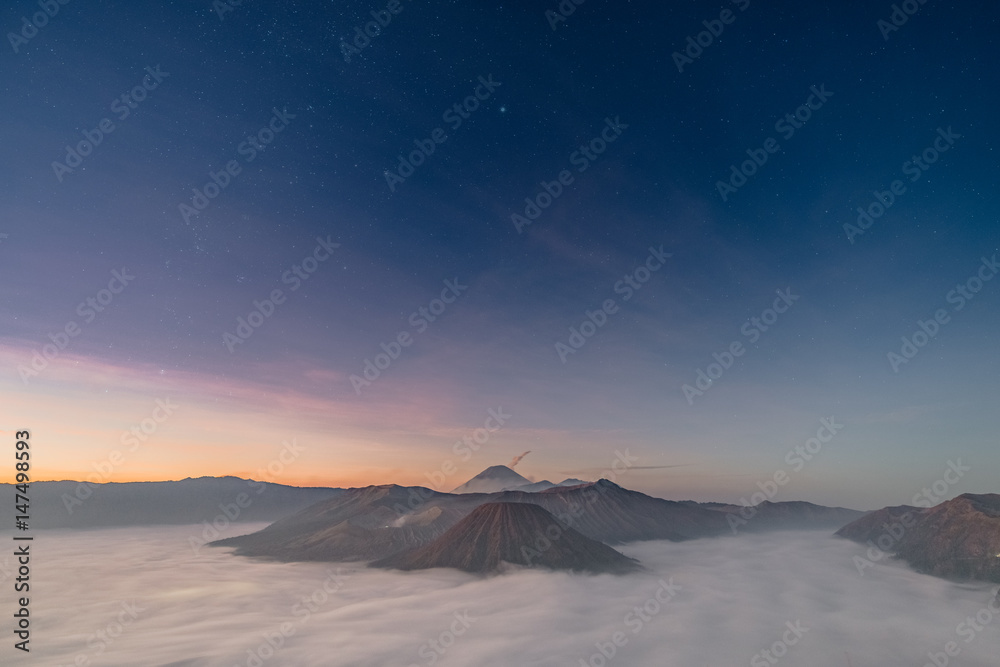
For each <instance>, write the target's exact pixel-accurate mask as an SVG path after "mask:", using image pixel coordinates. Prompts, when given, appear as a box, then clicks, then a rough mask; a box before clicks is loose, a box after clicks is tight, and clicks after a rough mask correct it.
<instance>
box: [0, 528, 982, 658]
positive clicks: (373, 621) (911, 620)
mask: <svg viewBox="0 0 1000 667" xmlns="http://www.w3.org/2000/svg"><path fill="white" fill-rule="evenodd" d="M264 525H265V524H252V525H250V524H248V525H245V526H241V527H240V529H239V530H240V531H241V532H250V531H252V530H257V529H259V528H261V527H263V526H264ZM199 530H200V529H199V527H197V526H158V527H141V528H113V529H103V530H88V531H47V532H42V533H39V534H38V535H37V536H36V539H35V542H34V544H33V546H32V549H33V552H32V553H33V560H32V573H31V577H32V580H31V592H30V595H31V609H32V614H33V618H32V627H33V633H32V642H31V649H32V650H31V653H30V655H29V656H24V657H22V656H14V658H13V659H12V660H11V661H9V664H14V665H22V664H23V665H29V664H31V665H35V664H45V665H83V666H86V665H114V666H119V665H120V666H126V665H127V666H130V667H134V666H135V665H149V666H152V665H171V666H173V667H182V666H183V667H236V666H237V665H238V666H241V667H262V666H266V667H271V666H284V665H289V666H291V665H295V666H300V665H304V666H309V665H316V666H324V667H330V666H345V667H346V666H349V665H350V666H360V665H366V666H374V665H402V666H403V667H410V666H411V665H431V664H435V665H443V666H447V665H456V666H457V665H481V666H504V665H510V666H512V667H514V666H525V665H546V666H548V665H552V666H555V665H566V666H573V667H577V666H580V665H592V666H594V667H599V666H601V665H657V666H665V667H674V666H676V667H695V666H696V667H702V666H712V667H716V666H717V667H728V666H731V665H752V666H756V665H773V664H780V665H788V666H793V665H803V666H809V667H825V666H827V665H829V666H843V667H847V666H850V667H863V666H866V665H873V666H875V665H877V666H879V667H891V666H895V665H900V666H903V665H913V666H916V667H920V666H921V665H925V664H928V663H929V660H930V658H929V657H928V653H931V654H940V656H942V657H945V658H947V656H945V655H944V653H943V651H944V650H945V646H946V645H947V644H948V642H955V645H956V646H957V647H958V649H959V651H960V653H958V655H957V656H956V657H953V658H947V659H948V660H949V661H950V662H951V664H955V665H961V666H962V667H987V666H995V665H996V656H997V655H998V654H1000V614H993V613H992V612H990V614H989V621H988V622H987V623H985V624H981V621H982V620H983V619H985V618H987V614H986V613H980V612H982V610H983V609H986V608H987V607H988V605H989V603H990V602H991V600H992V599H993V597H994V596H995V594H996V589H997V587H996V585H987V584H955V583H952V582H949V581H945V580H942V579H937V578H934V577H929V576H925V575H921V574H918V573H915V572H913V571H911V570H910V569H908V568H907V567H905V566H904V565H901V564H897V563H890V562H887V561H882V562H879V563H877V564H876V565H875V567H870V568H866V569H865V570H864V575H863V576H862V575H861V574H859V571H858V569H857V567H856V565H855V563H854V561H853V558H854V557H855V556H864V555H865V547H862V546H860V545H858V544H855V543H853V542H850V541H847V540H843V539H838V538H834V537H832V536H831V535H830V533H829V532H827V531H802V532H778V533H767V534H759V535H741V536H739V537H724V538H714V539H699V540H692V541H688V542H682V543H673V542H662V541H659V542H646V543H636V544H630V545H626V546H624V547H622V548H621V551H622V552H623V553H624V554H626V555H628V556H631V557H633V558H636V559H638V560H639V561H640V562H641V563H642V564H643V566H644V567H645V568H646V570H645V571H644V572H642V573H639V574H632V575H626V576H612V575H600V576H585V575H570V574H565V573H561V572H546V571H538V570H531V571H517V572H511V573H507V574H504V575H500V576H494V577H489V578H480V577H476V576H472V575H468V574H464V573H461V572H457V571H452V570H429V571H423V572H409V573H400V572H397V571H380V570H372V569H369V568H366V567H365V566H364V565H363V564H361V563H347V564H341V565H337V564H328V563H272V562H266V561H259V560H254V559H249V558H244V557H237V556H233V555H232V554H231V549H225V548H210V547H204V548H201V549H200V550H198V551H197V553H196V552H195V549H194V548H193V547H192V546H191V543H190V538H191V537H193V536H197V535H198V533H199ZM232 534H235V532H234V533H232ZM2 537H3V538H7V539H9V534H3V535H2ZM6 558H7V559H6V561H0V578H2V579H3V580H4V585H10V583H11V580H12V577H13V576H16V574H14V573H13V569H14V563H13V560H14V559H13V557H12V556H8V557H6ZM977 613H979V614H980V617H979V621H980V622H976V620H975V617H976V615H977ZM968 617H972V624H971V625H970V624H969V622H968V620H967V619H968ZM977 628H978V629H977ZM269 642H270V643H269ZM616 642H617V643H616ZM271 645H278V648H277V650H272V648H271ZM602 649H603V652H604V654H610V655H611V657H610V658H607V657H605V655H602V652H601V651H602ZM763 651H768V653H767V655H765V654H763V653H762V652H763ZM779 654H780V655H779ZM5 664H8V663H7V662H5Z"/></svg>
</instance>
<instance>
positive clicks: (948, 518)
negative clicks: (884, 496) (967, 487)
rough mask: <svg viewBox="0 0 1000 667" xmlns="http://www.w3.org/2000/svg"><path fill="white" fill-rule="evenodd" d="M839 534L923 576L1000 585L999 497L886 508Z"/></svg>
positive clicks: (979, 496) (981, 496) (964, 497)
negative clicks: (872, 545)
mask: <svg viewBox="0 0 1000 667" xmlns="http://www.w3.org/2000/svg"><path fill="white" fill-rule="evenodd" d="M837 535H839V536H841V537H846V538H847V539H850V540H854V541H856V542H860V543H863V544H867V543H868V542H869V541H871V542H872V543H873V544H874V545H876V546H877V547H878V548H880V549H882V550H883V551H886V552H888V553H892V554H895V556H896V557H898V558H900V559H901V560H903V561H905V562H906V563H907V564H908V565H910V567H912V568H914V569H915V570H917V571H919V572H925V573H927V574H933V575H936V576H939V577H947V578H949V579H980V580H984V581H994V582H1000V495H998V494H995V493H987V494H974V493H966V494H963V495H961V496H958V497H957V498H954V499H952V500H948V501H945V502H943V503H941V504H939V505H935V506H934V507H931V508H926V509H925V508H917V507H907V506H900V507H887V508H885V509H881V510H878V511H877V512H872V513H870V514H867V515H865V516H864V517H862V518H861V519H859V520H858V521H855V522H854V523H851V524H850V525H847V526H844V527H843V528H841V529H840V530H839V531H837Z"/></svg>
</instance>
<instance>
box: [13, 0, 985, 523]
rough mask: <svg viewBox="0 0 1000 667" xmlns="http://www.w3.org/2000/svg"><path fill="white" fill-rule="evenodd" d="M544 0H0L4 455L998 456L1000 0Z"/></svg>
mask: <svg viewBox="0 0 1000 667" xmlns="http://www.w3.org/2000/svg"><path fill="white" fill-rule="evenodd" d="M904 4H906V3H904ZM557 6H558V5H557V3H556V2H555V1H554V0H553V1H552V2H549V3H512V4H502V5H494V4H485V5H483V4H475V3H453V2H434V3H419V2H410V1H409V0H402V2H400V3H396V2H388V3H387V2H382V0H377V1H375V2H370V1H369V0H361V1H357V0H350V1H348V2H338V3H321V2H287V3H279V6H274V5H273V3H260V2H244V3H242V5H241V6H235V5H232V6H226V5H224V4H223V3H221V2H216V3H214V5H213V3H212V2H209V1H208V0H204V1H200V0H199V1H188V0H183V1H176V2H164V3H160V4H157V5H149V4H145V3H128V2H123V1H121V0H118V1H106V2H91V3H84V2H70V3H68V4H65V5H59V7H58V13H57V14H56V15H55V16H53V17H51V18H50V19H48V22H47V23H46V22H45V21H39V23H41V24H44V25H42V27H41V28H40V29H38V30H37V34H35V31H34V30H33V26H32V27H29V28H24V26H23V22H22V17H25V16H28V17H29V22H30V20H31V19H30V17H31V15H32V14H33V13H34V12H35V11H39V8H38V5H37V4H35V3H32V2H29V1H27V0H18V1H17V2H13V3H8V4H7V5H6V6H5V7H4V9H3V10H0V26H2V27H3V29H4V33H5V34H6V35H7V37H6V39H5V42H6V43H5V44H4V45H3V47H2V49H6V51H4V52H3V53H2V55H0V60H2V69H0V83H2V86H3V87H2V90H3V95H2V96H0V114H2V118H3V119H4V120H3V126H2V136H3V141H2V148H0V368H2V369H3V372H2V374H0V402H2V404H3V406H4V407H3V410H2V412H0V431H2V432H3V434H4V437H5V438H6V440H7V441H8V442H10V443H11V445H12V444H13V439H14V438H13V431H15V430H21V429H31V431H32V434H33V438H34V440H35V442H36V445H35V447H36V449H35V462H34V465H35V468H34V470H35V475H36V479H67V478H69V479H84V478H86V477H87V476H88V475H94V474H96V475H97V477H99V478H100V479H101V480H102V481H135V480H162V479H179V478H183V477H187V476H201V475H225V474H235V475H240V476H252V477H255V478H265V479H270V480H272V481H276V482H282V483H288V484H315V485H328V486H358V485H365V484H380V483H389V482H395V483H401V484H423V485H431V481H430V480H429V477H428V475H430V476H431V477H435V478H436V479H437V480H438V481H439V484H438V485H437V487H436V488H439V489H441V490H450V489H451V488H452V487H454V486H457V485H458V484H460V483H462V482H464V481H465V480H466V479H467V478H468V477H471V476H472V475H474V474H475V473H477V472H479V471H480V470H482V469H483V468H485V467H487V466H489V465H494V464H500V463H507V462H509V461H510V460H511V459H512V457H514V456H515V455H517V454H520V453H522V452H524V451H528V450H530V451H531V454H530V455H528V457H526V458H525V459H524V461H523V462H521V463H520V464H519V465H518V467H517V469H518V471H519V472H521V473H522V474H525V475H528V476H530V477H532V478H534V479H543V478H549V479H552V480H553V481H558V480H559V479H562V478H563V477H567V476H576V477H582V478H591V479H593V478H596V477H597V476H599V475H600V474H601V471H603V470H605V469H608V468H609V467H610V466H611V465H612V463H613V462H614V461H615V460H616V457H618V454H616V452H622V453H624V452H625V451H626V450H628V457H624V458H627V459H628V460H629V461H630V466H631V467H630V469H629V470H628V471H627V472H625V473H623V474H620V475H618V477H617V480H616V481H618V482H619V483H621V484H622V485H624V486H628V487H630V488H634V489H638V490H641V491H645V492H648V493H652V494H655V495H659V496H662V497H667V498H673V499H680V498H694V499H697V500H709V499H711V500H725V501H736V500H738V499H739V498H741V497H749V496H750V494H751V493H753V492H754V491H756V490H757V482H762V481H764V480H767V479H770V478H772V476H773V475H774V474H775V472H777V471H779V470H784V471H786V472H787V473H788V475H789V477H790V479H791V482H790V483H789V484H788V485H786V486H784V487H782V488H780V490H779V492H778V494H777V496H776V497H775V498H774V499H775V500H792V499H804V500H810V501H813V502H820V503H825V504H838V505H845V506H850V507H856V508H861V509H864V508H873V507H877V506H882V505H886V504H900V503H909V502H912V500H913V496H914V495H915V494H917V493H919V492H921V490H922V489H923V488H924V487H927V486H929V485H931V484H932V483H933V482H935V481H936V480H939V479H942V475H943V474H944V472H945V470H947V469H948V467H949V466H948V464H949V461H951V462H956V461H958V460H959V459H960V460H961V466H964V467H970V468H971V471H968V472H964V473H963V474H962V476H961V478H960V479H959V481H958V482H957V483H954V484H952V483H949V484H947V492H946V494H945V496H946V497H951V496H954V495H957V494H959V493H965V492H987V491H997V489H996V479H997V478H998V473H1000V449H998V448H997V445H996V443H997V435H996V434H997V432H998V430H1000V415H998V411H997V410H996V408H995V402H996V396H997V394H998V380H997V377H998V373H997V371H998V369H1000V357H998V355H997V353H996V340H997V339H996V333H995V332H996V331H997V328H998V325H1000V309H998V308H997V305H998V303H1000V280H996V281H993V280H990V279H991V278H992V277H993V275H994V273H996V272H997V271H1000V267H997V266H995V261H996V258H997V257H998V253H1000V244H998V241H997V231H996V229H997V225H996V220H997V214H998V209H1000V203H998V201H997V196H996V183H997V181H998V178H1000V168H998V164H997V153H996V151H995V150H994V146H995V144H996V142H997V140H998V131H997V125H996V121H995V118H996V109H997V102H998V98H997V95H996V92H995V91H996V81H997V75H996V71H997V70H996V62H997V55H998V49H997V45H996V41H995V40H996V32H997V30H996V29H997V13H996V9H995V8H984V7H983V6H982V5H980V4H978V3H972V2H967V3H945V2H929V3H926V4H924V5H917V3H915V2H914V3H913V7H911V6H910V5H909V4H907V7H908V8H909V9H911V10H912V9H913V8H914V7H919V9H918V10H917V11H916V13H914V14H913V15H912V16H907V17H906V19H907V20H906V22H905V23H903V24H902V25H900V26H899V28H898V29H897V30H892V29H889V28H887V27H886V26H891V27H893V28H894V27H895V26H893V24H892V23H891V16H890V15H892V14H893V8H892V6H891V3H888V2H887V3H884V4H882V3H875V4H873V3H862V2H847V3H836V4H832V5H830V6H829V7H824V6H817V5H815V4H814V3H798V2H796V3H779V6H777V7H775V6H773V3H763V2H758V1H757V0H737V1H735V2H721V1H720V2H715V3H712V2H704V1H698V2H683V3H681V2H677V3H654V2H624V3H622V2H614V3H612V2H600V1H599V0H590V1H589V2H585V3H583V4H581V5H579V6H578V7H576V9H575V11H574V12H573V13H572V15H570V16H569V17H568V18H567V19H566V20H565V21H556V20H555V19H553V18H552V16H555V15H554V14H550V15H549V17H548V18H547V17H546V14H545V12H546V10H555V11H558V10H557ZM563 6H564V7H567V6H570V3H568V2H565V3H563ZM392 10H394V11H395V13H392ZM724 10H725V11H724ZM371 12H375V14H376V15H377V17H378V18H380V19H381V20H382V21H383V22H385V20H386V17H388V18H390V19H391V20H390V21H389V22H388V24H387V25H385V26H384V27H382V28H380V29H379V31H378V32H377V34H376V31H375V30H372V29H371V26H369V31H370V32H372V33H373V34H375V36H374V37H371V38H368V37H365V36H364V32H363V31H364V24H365V22H366V21H372V20H374V19H373V17H372V14H371ZM903 16H905V14H898V15H897V16H896V20H897V22H899V23H902V19H901V18H900V17H903ZM40 18H45V17H44V16H42V17H40ZM559 18H562V17H561V16H560V17H559ZM879 21H883V24H882V27H881V28H880V26H879ZM703 22H704V23H703ZM553 24H554V25H555V28H553V27H552V26H553ZM356 27H360V28H359V30H357V31H356V30H355V28H356ZM22 29H23V30H24V35H26V36H30V38H24V37H22V36H20V35H19V33H20V31H21V30H22ZM713 30H714V31H715V32H718V31H719V30H721V35H718V36H713V35H711V32H710V31H713ZM8 33H10V34H8ZM699 33H703V34H701V35H699ZM11 35H15V36H14V37H11ZM358 35H361V36H360V37H358ZM689 37H691V41H690V42H689V41H688V38H689ZM709 38H711V39H710V41H709ZM699 39H700V40H701V44H702V45H703V46H699V45H698V41H699ZM705 44H707V45H705ZM2 49H0V50H2ZM685 50H687V53H688V55H689V56H690V58H687V59H686V60H685V58H684V57H683V56H681V55H677V56H675V55H673V54H674V52H680V53H681V54H683V53H684V52H685ZM679 69H681V70H682V71H678V70H679ZM990 72H993V74H990ZM123 96H124V97H123ZM786 114H789V116H787V117H786ZM796 114H798V117H797V118H796ZM803 121H804V122H803ZM88 137H89V139H88ZM88 141H91V142H93V143H96V144H97V145H96V146H93V147H91V146H90V145H89V144H88V143H87V142H88ZM81 142H82V143H83V145H82V146H80V144H81ZM67 147H69V149H68V148H67ZM70 149H71V150H72V151H74V152H76V151H77V150H79V153H85V155H80V156H79V157H77V156H75V155H68V150H70ZM431 149H432V150H433V152H431ZM414 151H417V152H416V153H414ZM423 153H427V154H426V155H425V154H423ZM411 155H415V159H412V162H414V163H420V164H419V165H418V166H415V167H413V168H412V169H411V167H410V165H409V164H401V160H403V158H405V160H406V162H410V161H411V157H410V156H411ZM401 156H403V157H401ZM753 159H756V160H757V162H758V163H760V162H763V164H760V165H758V164H754V163H753V162H752V160H753ZM765 159H766V162H765V161H764V160H765ZM748 160H751V162H746V161H748ZM56 162H59V163H61V165H54V164H53V163H56ZM741 169H742V170H743V171H744V172H745V173H747V174H751V175H749V176H744V174H742V173H737V174H735V175H734V170H735V171H736V172H739V171H740V170H741ZM212 174H214V175H215V176H214V182H213V176H212ZM560 180H561V182H560ZM720 181H722V182H724V183H725V185H721V186H720V185H719V182H720ZM894 181H898V183H896V184H895V192H893V187H894V186H893V182H894ZM207 184H210V185H207ZM216 184H218V185H221V186H223V187H217V185H216ZM546 184H547V185H546ZM206 185H207V187H206ZM546 188H547V189H548V192H546ZM195 189H197V190H198V191H200V194H196V193H195ZM539 193H542V194H541V196H539ZM550 193H552V194H556V196H555V197H554V199H553V198H552V197H550V196H549V194H550ZM877 193H882V194H877ZM206 195H207V196H206ZM203 197H204V198H203ZM526 198H529V199H530V200H534V201H535V202H536V204H537V205H538V206H539V207H540V208H541V207H543V208H542V209H541V210H538V209H535V208H533V206H534V204H533V205H531V206H529V205H528V204H527V203H526V201H525V200H526ZM879 198H881V199H882V204H880V203H879ZM890 198H891V206H889V207H888V208H887V209H886V210H885V211H884V214H881V213H882V209H881V207H882V205H883V204H885V203H889V202H890ZM182 205H183V206H182ZM858 207H862V209H863V210H868V211H869V212H870V213H871V214H872V218H870V219H863V222H864V224H865V225H866V226H867V228H866V229H861V228H860V227H858V228H854V229H852V228H851V227H848V228H846V229H845V225H852V224H855V225H856V224H857V220H858V217H859V212H858ZM515 214H516V215H517V216H523V217H521V218H512V216H513V215H515ZM529 218H531V219H530V220H529ZM666 255H669V257H666ZM116 272H117V273H116ZM626 277H627V278H626ZM629 281H631V282H632V283H633V284H634V286H630V285H629ZM275 290H280V294H278V295H277V296H278V299H277V302H276V303H265V301H270V300H271V299H272V298H273V296H275ZM782 295H783V296H782ZM626 297H628V298H626ZM88 300H91V301H90V302H88ZM436 300H437V301H436ZM609 300H611V301H610V302H609ZM446 301H448V302H449V303H445V302H446ZM255 302H256V303H257V304H259V305H255ZM605 305H606V306H607V309H606V310H603V311H602V309H603V308H604V306H605ZM421 308H423V309H424V311H423V313H422V312H421ZM779 310H780V311H783V312H780V313H779V312H777V311H779ZM259 311H263V314H260V312H259ZM597 311H602V312H601V313H600V314H598V313H597ZM255 312H257V314H252V313H255ZM588 312H590V313H592V317H591V318H588V315H587V313H588ZM265 316H266V317H265ZM239 318H243V320H244V321H245V322H246V323H245V324H241V323H240V320H239ZM752 318H757V319H756V320H754V319H752ZM592 320H596V321H597V322H598V323H603V326H600V327H597V326H593V325H591V324H584V322H589V321H592ZM921 321H922V322H923V323H924V325H923V327H924V329H925V330H926V331H928V332H932V333H933V335H932V336H931V335H928V334H924V333H923V331H921V325H920V324H919V322H921ZM254 324H257V325H259V326H257V327H254V326H251V325H254ZM571 327H573V328H575V330H576V331H578V332H581V333H579V334H575V335H573V336H572V337H571ZM60 332H63V333H60ZM916 332H920V333H917V335H916V337H915V340H914V334H915V333H916ZM248 333H249V334H250V335H249V336H247V335H246V334H248ZM227 334H228V336H227ZM584 334H593V335H591V336H589V337H584ZM902 337H907V338H908V339H909V340H910V341H912V342H913V343H915V344H919V345H920V347H916V346H915V347H913V348H910V347H908V346H906V345H904V342H903V340H902ZM400 339H401V340H402V342H404V343H408V345H406V346H399V347H398V348H397V347H396V345H395V344H394V341H398V340H400ZM234 341H239V342H234ZM581 342H582V343H583V344H582V346H580V343H581ZM60 343H61V344H62V349H58V346H59V345H60ZM47 344H48V345H51V346H52V347H49V348H47V350H46V349H43V346H45V345H47ZM382 344H385V348H386V349H388V350H389V352H390V353H393V354H395V353H397V352H398V354H397V355H396V358H395V359H390V358H389V357H388V356H383V357H377V355H379V354H381V353H383V347H382ZM557 344H561V347H557ZM732 349H735V350H736V351H737V352H739V353H740V354H739V355H738V356H736V357H735V358H734V359H732V364H731V365H730V364H729V363H728V362H729V361H730V359H729V357H727V355H726V353H727V352H728V351H730V350H732ZM569 350H572V351H571V352H570V351H569ZM890 352H892V353H894V354H895V355H899V356H898V357H895V362H893V361H892V360H891V359H890V358H889V356H888V354H889V353H890ZM46 354H48V357H49V358H45V355H46ZM713 354H716V355H718V357H719V358H720V359H722V361H723V362H725V363H726V365H729V367H728V368H722V367H721V365H720V366H715V367H710V364H712V363H714V362H715V358H713ZM35 355H39V356H35ZM33 357H34V362H33ZM368 362H370V363H371V364H376V363H378V364H379V365H381V366H383V368H382V369H381V370H379V371H378V373H379V376H378V377H375V369H374V366H373V365H371V366H368V373H369V375H368V379H367V380H365V376H364V372H365V369H366V364H367V363H368ZM386 362H389V363H388V366H387V367H386ZM32 363H34V364H35V365H34V367H33V366H32ZM700 371H701V372H704V373H706V374H708V373H711V374H712V375H714V379H713V381H712V382H711V384H708V383H707V382H706V380H705V378H701V379H700V380H699V372H700ZM352 375H353V376H356V378H355V379H354V380H353V381H352V378H351V376H352ZM362 380H364V382H362ZM699 382H700V383H699ZM684 385H690V387H691V389H688V390H687V391H686V392H685V390H684V388H683V387H684ZM695 391H698V392H701V393H700V394H697V393H695ZM157 401H160V404H159V406H158V403H157ZM162 406H166V408H164V407H162ZM491 410H492V411H493V412H494V413H496V414H502V415H509V417H507V416H504V417H502V419H503V421H504V424H503V425H502V426H501V427H500V428H499V429H497V430H495V431H494V432H492V433H487V432H486V431H479V432H478V434H477V433H476V429H479V428H482V427H484V425H487V423H488V425H490V426H491V427H493V426H495V425H496V424H497V421H496V419H495V418H493V419H490V418H491V413H490V411H491ZM831 418H832V420H833V422H834V423H836V424H838V425H842V428H841V427H837V428H835V429H833V430H835V431H836V433H835V435H833V437H832V438H830V437H829V434H830V430H829V429H826V430H823V431H822V432H821V435H822V437H823V439H825V440H828V442H825V444H822V448H821V449H820V450H819V453H817V454H816V455H815V456H812V455H810V456H811V457H812V458H811V459H810V460H808V461H806V460H805V459H802V458H801V457H799V455H796V454H794V453H793V454H792V455H791V456H790V457H788V456H787V455H788V454H789V452H793V450H794V449H795V448H796V447H803V446H805V445H806V443H807V441H808V440H809V438H812V437H815V436H816V435H817V431H818V430H820V429H821V428H823V422H822V421H821V420H823V419H826V420H827V423H829V422H830V420H831ZM488 419H490V421H489V422H487V420H488ZM144 420H145V424H144V423H143V422H144ZM144 426H145V429H146V432H143V427H144ZM133 428H134V429H136V431H137V435H131V434H129V429H133ZM477 435H478V436H479V438H480V442H479V443H478V444H476V441H475V438H476V437H477ZM463 437H468V438H470V439H472V442H473V443H474V444H476V447H477V448H478V449H477V451H472V448H470V447H468V446H466V445H463V446H462V447H461V448H458V449H457V450H456V449H455V448H454V444H455V443H456V442H457V441H460V440H461V439H462V438H463ZM283 443H289V444H283ZM815 444H819V443H817V442H816V441H814V443H813V445H815ZM290 445H291V446H290ZM799 460H801V463H799V464H796V463H795V461H799ZM269 465H270V470H269V469H268V466H269ZM452 466H453V467H452ZM676 466H679V467H676ZM619 467H620V465H619ZM98 470H100V471H102V472H95V471H98ZM11 477H12V475H11V474H10V473H9V472H8V469H6V468H5V469H4V470H3V472H2V473H0V481H9V479H10V478H11ZM951 478H952V479H954V476H952V477H951ZM94 479H96V477H95V478H94ZM939 488H941V486H940V485H939Z"/></svg>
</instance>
